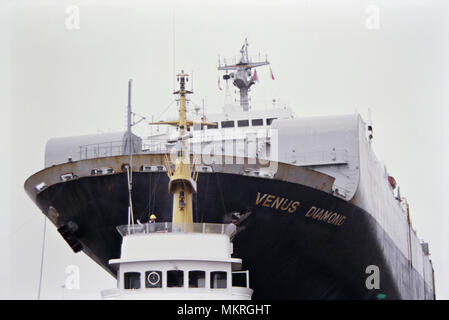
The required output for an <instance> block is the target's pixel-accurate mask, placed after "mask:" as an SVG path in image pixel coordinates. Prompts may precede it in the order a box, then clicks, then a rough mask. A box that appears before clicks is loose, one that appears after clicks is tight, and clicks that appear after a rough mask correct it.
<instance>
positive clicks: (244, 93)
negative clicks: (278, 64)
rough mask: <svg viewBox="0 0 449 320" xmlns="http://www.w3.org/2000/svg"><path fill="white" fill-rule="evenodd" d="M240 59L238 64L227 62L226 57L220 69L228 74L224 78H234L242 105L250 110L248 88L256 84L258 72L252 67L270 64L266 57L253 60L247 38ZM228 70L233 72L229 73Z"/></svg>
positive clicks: (219, 64) (244, 108)
mask: <svg viewBox="0 0 449 320" xmlns="http://www.w3.org/2000/svg"><path fill="white" fill-rule="evenodd" d="M240 55H241V56H240V60H239V62H238V63H237V64H231V65H229V64H227V63H226V59H224V65H221V60H219V61H218V70H220V71H226V74H225V75H224V76H223V79H224V80H229V79H230V78H231V79H234V81H233V84H234V86H236V87H237V88H238V89H239V90H240V106H241V107H242V110H243V111H248V110H249V100H248V90H249V88H250V87H251V86H252V85H253V84H255V81H256V80H257V73H256V72H255V70H254V73H251V69H255V68H257V67H261V66H265V65H268V64H270V63H269V62H268V60H267V58H265V61H259V62H251V61H250V58H249V56H248V41H247V39H246V38H245V43H244V44H243V46H242V48H241V49H240ZM228 71H235V72H231V73H230V74H229V75H228Z"/></svg>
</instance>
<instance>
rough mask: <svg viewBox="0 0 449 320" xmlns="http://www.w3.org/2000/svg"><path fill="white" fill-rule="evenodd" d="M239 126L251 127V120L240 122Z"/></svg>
mask: <svg viewBox="0 0 449 320" xmlns="http://www.w3.org/2000/svg"><path fill="white" fill-rule="evenodd" d="M237 126H239V127H248V126H249V120H238V121H237Z"/></svg>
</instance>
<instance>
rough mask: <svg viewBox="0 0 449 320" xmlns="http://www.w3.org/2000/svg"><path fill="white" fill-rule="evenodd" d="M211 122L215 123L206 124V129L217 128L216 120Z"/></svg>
mask: <svg viewBox="0 0 449 320" xmlns="http://www.w3.org/2000/svg"><path fill="white" fill-rule="evenodd" d="M212 123H215V125H214V126H213V125H210V124H208V125H207V129H217V128H218V122H212Z"/></svg>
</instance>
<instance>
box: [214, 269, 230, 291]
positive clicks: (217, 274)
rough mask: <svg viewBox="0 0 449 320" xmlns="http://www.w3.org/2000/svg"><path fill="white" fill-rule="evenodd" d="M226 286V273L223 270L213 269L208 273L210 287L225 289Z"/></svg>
mask: <svg viewBox="0 0 449 320" xmlns="http://www.w3.org/2000/svg"><path fill="white" fill-rule="evenodd" d="M226 286H227V273H226V272H224V271H214V272H211V273H210V287H211V289H225V288H226Z"/></svg>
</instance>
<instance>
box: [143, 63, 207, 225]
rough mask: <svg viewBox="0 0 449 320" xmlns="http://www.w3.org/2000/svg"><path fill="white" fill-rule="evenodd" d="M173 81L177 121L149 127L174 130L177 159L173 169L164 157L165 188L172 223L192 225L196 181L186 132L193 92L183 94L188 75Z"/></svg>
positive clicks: (180, 76)
mask: <svg viewBox="0 0 449 320" xmlns="http://www.w3.org/2000/svg"><path fill="white" fill-rule="evenodd" d="M176 80H177V81H178V82H179V90H178V91H175V92H174V93H173V94H177V95H179V119H178V120H177V121H160V122H156V123H150V124H169V125H173V126H176V127H177V130H178V139H177V140H178V142H181V149H180V150H178V151H177V157H176V160H175V162H174V169H173V168H172V163H171V162H170V159H169V156H168V155H166V157H165V162H166V167H167V174H168V177H169V178H170V182H169V184H168V191H169V192H170V193H171V194H173V215H172V222H174V223H192V222H193V213H192V212H193V209H192V207H193V206H192V195H193V194H194V193H196V180H197V178H198V172H196V171H195V168H194V166H195V163H194V161H190V148H189V143H188V139H190V138H191V137H192V134H191V133H189V128H190V127H191V126H192V125H193V124H194V122H193V121H191V120H187V110H186V102H187V97H186V96H187V94H192V93H193V91H190V90H186V88H185V85H186V82H188V81H189V75H188V74H186V73H184V70H182V71H181V73H179V74H177V75H176ZM195 124H200V125H209V126H210V125H212V126H214V125H216V124H214V123H209V122H195Z"/></svg>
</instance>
